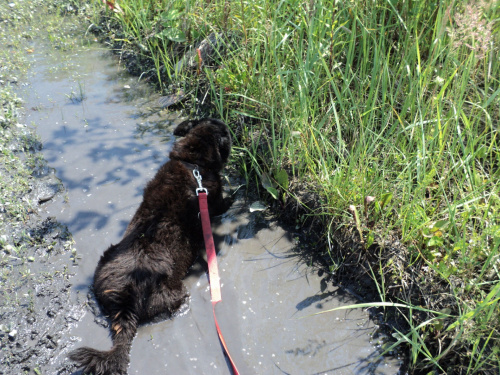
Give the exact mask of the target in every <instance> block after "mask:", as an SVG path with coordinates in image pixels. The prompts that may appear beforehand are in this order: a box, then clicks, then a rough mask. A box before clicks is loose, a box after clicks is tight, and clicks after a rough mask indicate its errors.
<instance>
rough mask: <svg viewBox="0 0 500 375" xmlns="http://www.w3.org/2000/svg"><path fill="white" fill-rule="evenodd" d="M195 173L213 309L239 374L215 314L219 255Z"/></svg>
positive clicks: (195, 172) (204, 195)
mask: <svg viewBox="0 0 500 375" xmlns="http://www.w3.org/2000/svg"><path fill="white" fill-rule="evenodd" d="M193 175H194V177H195V178H196V181H198V185H199V188H197V189H196V195H198V201H199V203H200V214H201V226H202V228H203V238H204V240H205V249H206V251H207V263H208V275H209V281H210V295H211V297H212V311H213V313H214V321H215V327H216V328H217V334H218V335H219V340H220V342H221V344H222V346H223V348H224V351H225V354H226V355H227V357H228V358H229V362H231V367H232V368H233V373H234V375H239V374H240V373H239V372H238V369H237V368H236V365H235V363H234V361H233V359H232V358H231V355H230V354H229V350H228V349H227V345H226V341H225V340H224V337H223V336H222V332H221V330H220V327H219V323H218V322H217V317H216V316H215V305H216V304H217V303H218V302H220V301H222V296H221V291H220V282H219V280H220V278H219V268H218V267H217V255H216V253H215V245H214V238H213V236H212V227H211V225H210V216H209V213H208V202H207V195H208V191H207V189H205V188H204V187H203V186H202V185H201V175H200V172H199V171H198V168H195V169H194V170H193Z"/></svg>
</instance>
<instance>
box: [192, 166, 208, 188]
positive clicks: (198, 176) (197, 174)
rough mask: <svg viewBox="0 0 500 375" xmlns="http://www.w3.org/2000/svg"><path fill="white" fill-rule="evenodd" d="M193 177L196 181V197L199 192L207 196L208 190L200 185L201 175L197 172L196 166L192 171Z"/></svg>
mask: <svg viewBox="0 0 500 375" xmlns="http://www.w3.org/2000/svg"><path fill="white" fill-rule="evenodd" d="M193 175H194V178H196V181H197V182H198V188H196V195H198V194H199V193H200V192H201V191H205V193H206V194H207V195H208V190H207V189H206V188H204V187H203V185H202V184H201V174H200V171H199V170H198V166H196V167H195V168H194V169H193Z"/></svg>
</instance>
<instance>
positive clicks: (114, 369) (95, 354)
mask: <svg viewBox="0 0 500 375" xmlns="http://www.w3.org/2000/svg"><path fill="white" fill-rule="evenodd" d="M127 315H129V316H127ZM131 315H132V316H131ZM134 315H135V314H130V313H129V314H127V313H126V312H123V311H121V312H118V313H117V314H116V315H115V317H114V319H113V320H112V324H111V331H112V335H113V347H112V348H111V350H108V351H100V350H96V349H92V348H89V347H84V348H79V349H76V350H74V351H72V352H71V353H70V354H69V359H71V360H72V361H74V362H76V363H77V364H78V366H79V367H80V368H82V370H83V374H92V375H126V374H127V367H128V363H129V353H130V347H131V346H132V340H133V339H134V336H135V334H136V332H137V319H136V318H135V316H134Z"/></svg>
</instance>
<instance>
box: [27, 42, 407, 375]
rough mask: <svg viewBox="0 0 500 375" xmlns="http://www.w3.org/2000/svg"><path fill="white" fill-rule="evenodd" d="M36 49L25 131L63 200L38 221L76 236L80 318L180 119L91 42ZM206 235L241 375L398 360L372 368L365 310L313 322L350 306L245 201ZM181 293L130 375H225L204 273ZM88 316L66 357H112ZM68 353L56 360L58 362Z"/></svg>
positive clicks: (143, 334)
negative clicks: (105, 255)
mask: <svg viewBox="0 0 500 375" xmlns="http://www.w3.org/2000/svg"><path fill="white" fill-rule="evenodd" d="M36 51H37V52H36V54H35V55H34V57H33V59H34V64H33V69H32V72H31V74H32V79H31V85H30V86H28V87H27V89H26V94H25V98H27V108H29V110H28V114H27V120H26V121H27V123H29V122H30V121H32V122H33V123H34V124H36V127H37V131H38V134H39V135H40V136H41V138H42V142H43V144H44V150H43V153H44V156H45V158H46V159H47V160H48V162H49V165H50V166H52V167H54V168H55V169H56V170H57V176H58V177H59V178H61V179H62V181H63V183H64V185H65V188H66V190H67V191H66V194H67V199H66V202H65V203H64V204H60V203H59V204H48V205H46V206H44V213H43V214H44V215H54V216H56V217H57V219H58V220H59V221H60V222H62V223H64V224H66V225H67V226H68V227H69V229H70V231H71V232H72V233H73V236H74V239H75V241H76V249H77V251H78V256H79V259H78V262H77V265H75V266H74V269H73V272H74V273H75V276H74V278H73V283H74V286H73V294H72V295H73V299H74V300H73V301H70V302H71V303H81V304H82V308H84V307H83V305H85V304H86V302H87V292H88V285H89V284H90V283H91V280H92V275H93V271H94V268H95V266H96V264H97V261H98V259H99V256H100V254H101V253H102V252H103V251H104V250H105V249H106V248H107V247H108V246H109V244H111V243H116V242H118V241H119V240H120V238H121V236H122V234H123V232H124V230H125V227H126V225H127V223H128V221H129V220H130V218H131V216H132V215H133V213H134V212H135V209H136V208H137V206H138V205H139V203H140V201H141V196H142V188H143V186H144V185H145V183H146V182H147V181H148V180H149V179H151V177H152V176H153V175H154V173H155V171H156V170H157V169H158V167H159V166H160V165H161V164H162V163H163V162H165V161H166V160H167V155H168V152H169V151H170V149H171V146H172V142H173V140H174V139H173V137H172V136H171V133H170V131H171V127H172V126H174V125H175V124H176V123H178V122H179V121H180V119H177V118H175V117H172V115H169V114H168V113H167V112H165V111H164V112H161V111H160V112H158V111H155V110H154V109H155V106H156V105H157V104H156V103H158V100H157V99H158V98H157V97H156V96H155V95H154V94H153V93H152V92H151V91H150V90H149V89H148V87H147V86H144V85H141V84H139V83H138V82H137V78H133V77H129V76H127V75H126V74H124V73H123V72H122V70H121V68H120V67H119V65H118V63H117V61H116V60H115V59H113V58H111V57H110V56H108V55H107V52H105V51H103V50H101V49H99V48H98V45H97V44H96V45H95V46H93V47H92V46H91V47H87V48H85V49H81V50H78V51H71V52H65V53H56V52H54V51H53V50H52V49H44V47H43V46H38V47H37V50H36ZM148 113H149V114H148ZM151 113H153V114H151ZM145 129H146V130H147V131H145V132H143V130H145ZM213 227H214V231H215V240H216V245H217V247H218V249H219V267H220V272H221V279H222V285H223V287H222V296H223V302H221V303H219V304H218V305H217V307H216V311H217V314H218V319H219V321H220V324H221V327H222V330H223V332H224V336H225V338H226V341H227V343H228V346H229V348H230V350H231V354H232V356H233V357H234V359H235V361H236V363H237V365H238V367H239V369H240V372H241V373H242V374H317V373H322V374H354V373H359V374H374V373H377V374H379V373H380V374H395V373H397V371H398V366H397V364H398V362H397V361H396V360H388V359H380V358H379V356H378V350H377V348H376V347H375V346H374V345H373V344H372V343H371V339H370V337H371V334H372V333H373V332H374V330H375V328H374V325H373V323H372V322H370V320H369V319H368V316H367V314H366V313H365V312H362V311H361V310H359V309H356V310H340V311H337V312H332V313H328V314H322V315H317V316H311V315H312V314H314V313H317V312H320V311H324V310H327V309H331V308H334V307H338V306H341V305H345V304H351V303H355V301H354V300H352V299H350V298H349V297H346V296H342V295H340V294H339V293H337V292H338V291H336V290H335V289H334V288H333V287H331V286H328V284H327V283H326V282H325V280H322V278H321V277H319V276H317V275H316V274H315V273H313V272H312V271H311V270H310V269H309V268H307V267H306V266H305V265H304V264H302V263H301V261H300V260H299V259H298V258H297V257H295V256H294V253H293V251H292V249H293V247H294V239H293V235H292V234H290V233H288V232H286V231H285V230H284V229H282V228H281V227H280V226H279V225H277V224H276V223H274V222H268V221H265V220H263V219H262V213H259V212H254V213H250V212H249V209H248V204H247V203H246V202H244V200H243V199H242V198H239V199H237V200H236V202H235V204H234V205H233V207H232V208H231V209H230V210H229V212H228V213H226V214H225V215H223V216H222V217H221V218H220V219H218V220H216V222H214V225H213ZM186 285H187V287H188V290H189V291H190V295H191V297H190V301H189V306H186V308H185V311H184V312H183V313H182V314H180V315H179V316H177V317H176V318H175V319H172V320H168V321H164V322H160V323H156V324H151V325H147V326H144V327H141V328H140V330H139V332H138V334H137V337H136V338H135V340H134V343H133V347H132V351H131V364H130V368H129V373H130V374H148V375H155V374H166V373H169V374H230V373H231V372H230V370H229V367H228V365H227V363H226V360H225V358H224V356H223V354H222V351H221V347H220V344H219V343H218V339H217V335H216V332H215V328H214V324H213V320H212V315H211V313H212V312H211V304H210V302H209V300H210V295H209V290H208V280H207V276H206V274H205V273H204V272H203V268H202V266H200V265H196V266H195V267H194V268H193V270H192V272H191V274H190V275H189V276H188V277H187V279H186ZM85 311H86V314H85V315H84V317H83V318H82V319H81V320H80V321H79V322H78V323H77V324H75V326H74V328H73V329H72V331H71V332H69V333H68V335H70V336H71V337H74V338H75V347H78V346H81V345H91V346H93V347H95V348H100V349H109V347H110V345H111V341H110V339H109V335H108V330H107V329H105V328H103V327H102V326H101V325H99V324H98V322H99V320H98V319H97V320H96V319H95V317H94V314H92V312H90V311H89V310H88V309H85ZM65 354H66V353H62V354H61V355H60V356H59V357H58V358H55V359H54V361H55V362H61V361H64V360H65V359H64V355H65ZM43 373H46V372H43ZM49 373H50V372H49Z"/></svg>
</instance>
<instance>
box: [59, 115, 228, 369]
mask: <svg viewBox="0 0 500 375" xmlns="http://www.w3.org/2000/svg"><path fill="white" fill-rule="evenodd" d="M174 135H180V136H185V137H184V138H183V139H181V140H179V141H177V142H176V143H175V144H174V147H173V150H172V152H171V153H170V161H168V162H167V163H165V164H164V165H163V166H162V167H161V168H160V169H159V171H158V172H157V174H156V176H155V177H154V178H153V180H152V181H150V182H149V183H148V185H147V186H146V189H145V190H144V199H143V201H142V203H141V205H140V207H139V209H138V210H137V212H136V213H135V215H134V217H133V218H132V221H131V222H130V224H129V225H128V227H127V230H126V232H125V235H124V237H123V239H122V240H121V241H120V243H118V244H116V245H111V246H110V247H109V248H108V249H107V250H106V251H105V252H104V254H103V256H102V257H101V259H100V260H99V264H98V265H97V269H96V271H95V275H94V293H95V296H96V297H97V300H98V301H99V303H100V305H101V307H102V309H103V311H104V313H105V314H106V315H107V316H109V318H110V319H111V335H112V339H113V347H112V348H111V350H109V351H99V350H96V349H92V348H88V347H85V348H79V349H76V350H74V351H73V352H71V353H70V355H69V358H70V359H71V360H73V361H75V362H77V363H78V365H79V366H80V367H82V368H83V372H84V374H89V373H92V374H93V375H118V374H119V375H122V374H126V373H127V366H128V363H129V352H130V348H131V345H132V340H133V338H134V336H135V334H136V332H137V326H138V324H141V323H144V322H148V321H151V320H152V319H153V318H155V317H159V316H161V317H163V316H168V315H171V314H172V313H173V312H175V311H176V310H177V309H178V308H179V307H180V306H181V305H182V303H183V302H184V300H185V298H186V291H185V289H184V286H183V283H182V279H183V278H184V276H185V275H186V273H187V271H188V270H189V268H190V267H191V265H192V264H193V262H194V260H195V259H196V257H197V255H198V252H199V250H200V249H201V248H203V233H202V228H201V222H200V220H199V219H198V212H199V207H198V199H197V196H196V188H197V187H198V185H197V182H196V180H195V178H194V176H193V170H194V169H195V168H198V170H199V172H200V174H201V176H202V178H203V187H205V188H206V189H207V190H208V205H209V210H210V214H211V215H219V214H222V213H223V212H225V211H226V210H227V209H228V208H229V205H230V199H229V198H226V199H223V197H222V184H221V178H220V174H219V173H220V171H221V169H222V167H223V165H224V163H225V162H227V160H228V158H229V154H230V151H231V135H230V133H229V130H228V128H227V126H226V125H225V124H224V123H223V122H222V121H219V120H214V119H202V120H199V121H184V122H183V123H181V124H180V125H179V126H178V127H177V128H176V129H175V131H174Z"/></svg>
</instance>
